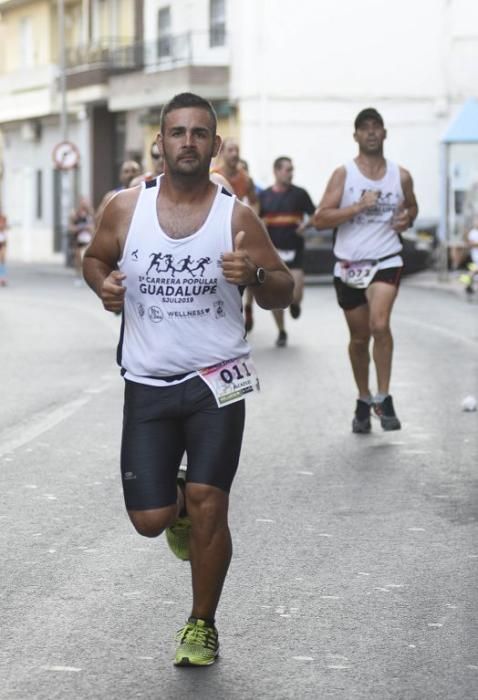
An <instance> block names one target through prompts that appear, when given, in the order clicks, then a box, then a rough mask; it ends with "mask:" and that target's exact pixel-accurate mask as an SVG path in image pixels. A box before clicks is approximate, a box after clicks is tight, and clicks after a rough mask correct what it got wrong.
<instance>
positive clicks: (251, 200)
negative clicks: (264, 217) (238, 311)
mask: <svg viewBox="0 0 478 700" xmlns="http://www.w3.org/2000/svg"><path fill="white" fill-rule="evenodd" d="M242 162H243V163H245V161H242ZM246 166H247V163H246ZM211 173H212V175H214V174H219V175H221V177H224V178H225V179H226V180H227V181H228V182H229V183H230V185H231V187H232V191H233V192H234V194H235V195H236V197H237V198H238V199H239V200H240V201H241V202H244V203H245V204H249V205H250V206H251V207H252V209H253V210H254V211H255V212H256V214H257V212H258V209H259V204H258V200H257V194H256V188H255V185H254V181H253V179H252V178H251V176H250V175H249V173H248V171H247V168H244V166H243V165H241V158H240V154H239V145H238V143H237V141H235V140H234V139H232V138H226V139H224V141H223V142H222V147H221V151H220V153H219V158H218V164H217V165H216V166H214V168H213V169H212V171H211ZM244 297H245V300H244V316H245V328H246V331H250V330H252V326H253V324H254V318H253V315H252V304H253V301H254V296H253V294H252V291H251V290H250V289H246V291H245V295H244Z"/></svg>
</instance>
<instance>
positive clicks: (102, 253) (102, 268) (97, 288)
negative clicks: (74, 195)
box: [83, 188, 139, 312]
mask: <svg viewBox="0 0 478 700" xmlns="http://www.w3.org/2000/svg"><path fill="white" fill-rule="evenodd" d="M138 194H139V188H138V191H136V190H135V189H133V190H124V191H123V192H121V193H118V195H117V196H115V197H114V198H112V199H111V200H110V201H109V202H108V203H107V204H106V206H105V208H104V210H103V212H102V215H101V218H100V220H99V222H98V225H97V230H96V233H95V236H94V238H93V240H92V242H91V243H90V245H89V246H88V248H87V249H86V251H85V255H84V258H83V276H84V278H85V280H86V282H87V283H88V285H89V286H90V287H91V289H92V290H93V291H94V292H95V293H96V294H97V295H98V297H99V298H100V299H101V301H102V302H103V306H104V307H105V309H107V310H108V311H114V312H117V311H121V309H122V308H123V302H124V294H125V292H126V287H124V286H123V285H122V282H123V280H124V279H125V275H122V274H121V273H120V272H119V271H118V269H117V265H118V260H120V258H121V255H122V249H123V244H124V240H125V238H126V233H127V231H128V228H129V224H130V221H131V217H132V214H133V211H134V206H135V204H136V200H137V197H138Z"/></svg>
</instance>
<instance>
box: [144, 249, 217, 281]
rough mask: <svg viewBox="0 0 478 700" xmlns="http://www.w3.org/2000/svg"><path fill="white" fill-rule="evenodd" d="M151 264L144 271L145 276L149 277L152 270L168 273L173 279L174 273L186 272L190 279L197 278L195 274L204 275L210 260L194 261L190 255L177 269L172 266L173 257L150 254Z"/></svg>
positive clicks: (183, 259)
mask: <svg viewBox="0 0 478 700" xmlns="http://www.w3.org/2000/svg"><path fill="white" fill-rule="evenodd" d="M149 257H150V258H151V264H150V266H149V267H148V269H147V270H146V275H149V273H150V272H151V270H152V269H153V268H154V269H155V272H157V273H160V272H170V273H171V277H174V276H175V274H176V272H178V273H180V272H188V273H189V274H190V275H192V277H197V275H196V272H199V275H200V276H203V275H204V272H205V269H206V265H209V264H210V263H211V258H209V257H204V258H199V259H198V260H194V258H192V257H191V256H190V255H187V256H186V257H185V258H182V259H181V260H180V261H179V262H178V265H177V267H176V266H175V265H174V264H173V256H172V255H171V254H169V253H168V254H167V255H163V254H162V253H151V254H150V256H149ZM161 265H166V267H161Z"/></svg>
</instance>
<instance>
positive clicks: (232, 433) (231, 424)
mask: <svg viewBox="0 0 478 700" xmlns="http://www.w3.org/2000/svg"><path fill="white" fill-rule="evenodd" d="M184 409H185V411H186V412H188V415H185V419H184V430H185V439H186V452H187V456H188V471H187V481H188V484H189V483H196V484H207V485H209V486H215V487H216V488H219V489H221V490H222V491H225V492H226V493H228V492H229V490H230V488H231V484H232V481H233V479H234V476H235V473H236V470H237V467H238V464H239V457H240V453H241V446H242V434H243V430H244V421H245V406H244V401H237V402H236V403H233V404H229V405H228V406H223V407H221V408H219V407H218V406H217V404H216V401H215V399H214V396H213V394H212V392H211V390H210V389H209V387H208V386H207V385H206V384H205V382H204V381H203V380H202V379H200V378H197V379H191V380H190V381H189V382H188V383H187V391H186V393H185V397H184Z"/></svg>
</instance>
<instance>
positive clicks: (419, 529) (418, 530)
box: [408, 527, 425, 532]
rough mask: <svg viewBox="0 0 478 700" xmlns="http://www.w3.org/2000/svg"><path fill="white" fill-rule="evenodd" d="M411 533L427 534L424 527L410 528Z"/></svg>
mask: <svg viewBox="0 0 478 700" xmlns="http://www.w3.org/2000/svg"><path fill="white" fill-rule="evenodd" d="M408 531H409V532H425V528H424V527H409V528H408Z"/></svg>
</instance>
